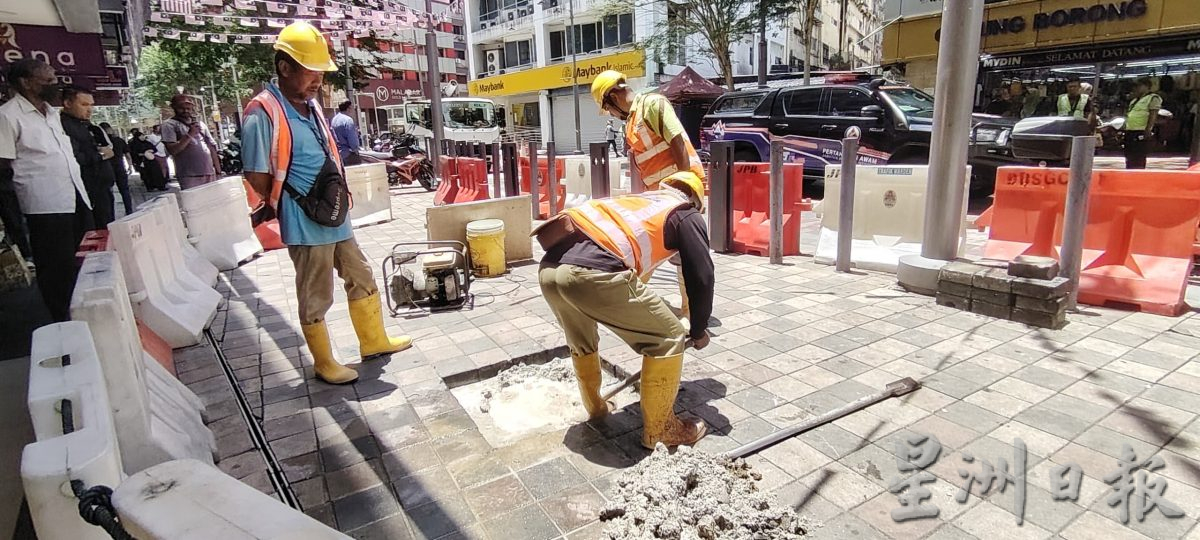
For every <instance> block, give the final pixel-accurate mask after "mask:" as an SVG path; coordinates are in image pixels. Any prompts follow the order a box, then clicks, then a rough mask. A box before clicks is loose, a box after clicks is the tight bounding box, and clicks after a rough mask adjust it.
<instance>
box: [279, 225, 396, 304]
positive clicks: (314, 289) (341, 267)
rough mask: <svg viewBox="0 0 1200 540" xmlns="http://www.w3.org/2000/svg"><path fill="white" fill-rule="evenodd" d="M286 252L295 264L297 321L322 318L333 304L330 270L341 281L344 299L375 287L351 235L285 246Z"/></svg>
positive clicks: (365, 293) (366, 293) (360, 295)
mask: <svg viewBox="0 0 1200 540" xmlns="http://www.w3.org/2000/svg"><path fill="white" fill-rule="evenodd" d="M288 255H289V256H290V257H291V258H292V264H293V265H294V266H295V267H296V300H297V302H298V303H299V304H300V323H301V324H313V323H318V322H321V321H323V320H325V312H327V311H329V307H330V306H332V305H333V272H334V270H336V271H337V274H338V276H340V277H341V278H342V281H343V282H344V284H343V286H344V287H345V288H346V298H347V299H350V300H358V299H359V298H366V297H368V296H371V295H372V294H375V293H376V292H378V291H379V288H378V287H376V286H375V277H374V276H373V275H371V266H370V265H369V264H367V257H366V256H365V255H363V252H362V250H361V249H359V247H358V242H355V241H354V238H350V239H349V240H343V241H341V242H338V243H336V244H325V245H321V246H288Z"/></svg>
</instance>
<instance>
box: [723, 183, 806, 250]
mask: <svg viewBox="0 0 1200 540" xmlns="http://www.w3.org/2000/svg"><path fill="white" fill-rule="evenodd" d="M770 192H771V164H769V163H737V164H735V165H734V169H733V219H732V222H733V241H732V243H731V244H732V245H731V247H732V248H733V251H735V252H737V253H749V254H752V255H760V256H766V255H767V251H768V246H769V245H770V240H771V221H770ZM803 199H804V164H803V162H795V163H785V164H784V166H783V201H784V204H783V254H784V255H799V254H800V213H801V211H802V210H803V206H804V200H803Z"/></svg>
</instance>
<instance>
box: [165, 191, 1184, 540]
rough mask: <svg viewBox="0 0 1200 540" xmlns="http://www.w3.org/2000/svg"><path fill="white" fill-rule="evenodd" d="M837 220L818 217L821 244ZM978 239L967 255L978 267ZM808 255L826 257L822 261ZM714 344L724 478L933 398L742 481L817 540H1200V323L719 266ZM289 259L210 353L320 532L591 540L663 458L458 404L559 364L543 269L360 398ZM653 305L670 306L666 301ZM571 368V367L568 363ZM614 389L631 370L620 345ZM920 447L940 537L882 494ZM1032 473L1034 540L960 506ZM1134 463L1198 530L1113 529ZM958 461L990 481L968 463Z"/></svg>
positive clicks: (385, 235)
mask: <svg viewBox="0 0 1200 540" xmlns="http://www.w3.org/2000/svg"><path fill="white" fill-rule="evenodd" d="M431 200H432V194H428V193H425V192H423V191H420V190H411V189H403V190H396V191H394V197H393V205H394V208H395V211H396V217H397V219H396V220H395V221H392V222H390V223H387V224H382V225H376V226H370V227H366V228H362V229H358V230H357V231H356V234H357V238H358V240H359V242H360V244H361V245H362V246H363V249H364V251H365V252H366V253H367V255H368V257H369V258H370V259H371V260H372V262H373V263H374V264H375V265H376V266H378V264H379V263H381V262H382V259H383V257H385V256H386V255H387V253H388V250H389V248H390V246H391V244H392V243H394V242H398V241H402V240H415V239H423V238H424V236H425V231H424V209H425V208H426V207H427V206H428V205H429V204H430V202H431ZM818 222H819V220H818V219H816V218H815V217H814V216H811V215H806V216H805V227H804V233H803V238H804V239H805V240H808V241H810V242H811V240H812V239H814V238H815V234H813V233H814V231H815V228H816V227H817V224H818ZM981 243H982V241H981V236H980V235H979V234H977V233H972V239H971V245H972V246H973V248H972V251H974V252H977V249H978V246H979V245H981ZM805 246H806V247H805V249H804V250H803V252H804V253H811V252H812V249H811V243H808V244H805ZM714 258H715V262H716V267H717V274H718V276H719V280H718V285H717V290H716V294H717V299H716V304H715V310H714V317H715V318H716V319H717V320H718V321H719V323H718V324H716V325H715V326H714V328H713V332H714V334H715V337H714V339H713V341H712V345H710V346H709V347H708V348H707V349H705V350H703V351H696V352H694V353H692V354H689V356H688V358H687V360H686V362H685V368H684V376H683V379H684V384H683V390H682V392H681V393H680V397H679V401H678V406H677V408H678V409H679V410H681V411H688V412H690V413H692V414H695V415H698V416H700V417H702V418H704V419H705V420H706V421H708V423H709V425H710V426H711V427H712V428H713V429H714V430H715V432H714V433H713V434H711V435H710V436H708V437H707V438H706V439H704V440H703V441H701V443H700V444H699V448H701V449H703V450H706V451H710V452H720V451H724V450H729V449H731V448H733V447H735V446H737V445H739V444H742V443H745V442H748V441H751V440H754V439H756V438H758V437H760V436H762V435H764V434H767V433H771V432H773V431H775V430H778V429H780V428H782V427H785V426H788V425H791V424H793V423H795V422H798V421H800V420H803V419H805V418H807V417H809V416H812V415H816V414H820V413H821V412H824V411H826V410H828V409H831V408H833V407H836V406H839V405H841V404H844V403H846V402H848V401H851V400H854V399H856V398H858V397H861V396H863V395H866V394H869V393H872V392H874V391H876V390H877V389H880V388H882V386H883V385H885V384H886V383H888V382H891V381H893V380H895V379H898V378H900V377H913V378H915V379H918V380H921V381H922V382H923V384H924V387H923V388H922V389H921V390H919V391H917V392H915V393H913V394H911V395H909V396H906V397H904V398H902V399H893V400H890V401H886V402H883V403H880V404H878V405H875V406H873V407H871V408H870V409H868V410H865V411H861V412H858V413H855V414H853V415H851V416H848V417H846V418H843V419H841V420H838V421H836V422H833V423H832V424H829V425H825V426H823V427H821V428H818V429H816V430H813V431H811V432H809V433H806V434H804V435H801V436H799V437H796V438H794V439H791V440H788V441H785V442H783V443H781V444H779V445H777V446H775V447H773V448H770V449H767V450H765V451H763V452H761V453H760V454H758V455H756V456H753V457H751V458H750V461H751V462H752V463H753V464H754V466H755V467H756V468H758V469H759V470H760V471H761V472H762V473H763V477H764V480H763V486H762V487H764V488H766V489H771V490H775V491H776V492H777V493H778V494H779V496H780V497H781V498H782V499H783V500H784V501H786V502H788V503H789V504H794V505H797V506H798V508H799V512H800V513H801V514H803V515H807V516H810V517H811V518H812V519H814V520H815V521H817V522H819V523H821V524H822V526H821V527H819V528H817V529H815V530H814V531H813V533H812V535H813V537H814V538H884V537H891V538H937V539H949V538H955V539H958V538H981V539H989V538H996V537H998V536H1000V535H1010V536H1012V537H1014V538H1065V539H1069V540H1073V539H1089V540H1090V539H1093V538H1189V539H1197V538H1200V528H1197V526H1196V522H1197V516H1200V461H1198V460H1200V420H1197V414H1200V367H1198V366H1197V364H1196V363H1195V362H1192V361H1191V360H1192V359H1193V358H1194V356H1195V355H1196V352H1197V349H1198V346H1200V320H1198V319H1196V318H1195V317H1193V315H1192V314H1191V313H1189V314H1187V315H1185V316H1183V317H1179V318H1165V317H1159V316H1152V315H1143V314H1136V313H1129V312H1121V311H1113V310H1106V309H1093V308H1088V309H1086V310H1085V311H1084V312H1083V313H1080V314H1073V315H1071V316H1070V317H1069V320H1070V324H1069V325H1067V326H1066V328H1064V329H1062V330H1057V331H1051V330H1041V329H1033V328H1030V327H1026V326H1023V325H1020V324H1017V323H1013V322H1009V321H999V320H992V319H988V318H984V317H982V316H979V315H975V314H971V313H966V312H960V311H957V310H954V309H951V308H944V307H940V306H936V305H935V304H934V301H933V299H932V298H928V297H922V296H916V295H911V294H908V293H905V292H903V291H901V290H900V289H898V288H897V287H896V285H895V279H894V277H892V276H889V275H885V274H878V273H855V274H837V273H835V272H834V271H833V269H832V267H829V266H822V265H817V264H814V263H813V262H812V260H811V258H809V257H804V256H800V257H789V258H787V259H786V264H785V265H784V266H771V265H768V264H766V260H765V259H764V258H758V257H751V256H735V255H716V256H715V257H714ZM293 277H294V273H293V270H292V266H291V262H290V261H289V260H288V258H287V255H286V253H284V252H283V251H276V252H271V253H267V254H265V255H263V256H261V257H259V258H258V259H256V260H254V261H251V262H249V263H247V264H245V265H243V266H242V267H241V268H239V269H237V270H234V271H232V272H227V273H224V274H223V275H222V277H221V279H220V283H219V288H220V291H221V292H222V293H223V294H224V295H225V296H226V301H225V302H224V303H223V305H222V306H221V311H220V313H219V314H218V316H217V319H216V321H215V322H214V323H213V326H212V329H213V332H214V333H215V335H216V336H217V337H218V339H219V340H220V342H221V348H222V350H223V352H224V353H225V355H226V356H227V357H228V359H229V361H230V362H231V364H232V367H233V368H234V370H235V373H236V377H237V379H238V384H239V385H240V386H241V389H242V391H243V392H245V393H246V395H247V397H248V399H249V401H250V402H251V405H252V406H253V409H254V413H255V415H256V416H257V417H258V419H259V420H260V421H261V424H262V426H263V429H264V431H265V432H266V434H267V437H268V438H269V439H270V441H271V442H270V444H271V447H272V450H273V451H274V453H275V455H276V456H277V457H278V458H279V459H281V460H282V462H283V465H284V468H285V470H286V474H287V477H288V479H289V481H290V482H291V485H292V488H293V490H294V491H295V493H296V494H297V495H298V497H299V499H300V501H301V503H302V504H303V506H304V511H305V512H306V513H308V514H309V515H311V516H313V517H315V518H317V519H319V520H321V521H323V522H325V523H327V524H329V525H330V526H333V527H336V528H338V529H339V530H342V531H345V532H347V533H348V534H350V535H351V536H353V537H355V538H391V539H408V538H431V539H432V538H492V539H496V540H501V539H515V538H521V539H529V540H537V539H554V538H566V539H569V540H576V539H586V538H598V537H599V535H600V531H601V529H602V524H601V523H599V522H597V521H596V516H597V514H598V512H599V509H600V508H601V507H602V506H603V504H604V494H605V493H606V492H607V490H608V488H609V486H610V485H611V484H612V482H613V481H614V477H615V475H616V474H619V470H620V469H622V468H625V467H629V466H631V465H632V464H634V463H636V462H637V461H638V460H639V459H641V458H643V457H644V456H645V455H646V452H645V451H644V450H643V449H642V448H641V446H640V444H639V443H640V424H641V421H640V418H639V410H638V407H637V405H632V406H630V407H626V408H624V409H622V410H619V411H618V412H616V413H615V414H614V415H612V416H611V417H610V418H608V419H607V420H606V421H605V422H602V423H596V424H580V425H576V426H572V427H570V428H568V429H566V430H562V431H559V432H555V433H550V434H545V435H539V436H534V437H531V438H528V439H525V440H522V441H521V442H519V443H517V444H515V445H512V446H509V447H505V448H492V447H490V446H489V445H488V443H487V442H486V441H485V440H484V438H483V437H482V436H481V435H480V433H479V431H478V429H477V428H476V427H475V425H474V424H473V423H472V422H471V420H470V419H469V418H468V416H467V414H466V412H465V411H464V410H463V409H462V407H461V406H460V405H459V404H458V402H457V401H456V400H455V399H454V398H453V397H452V396H451V394H450V392H449V391H448V386H447V384H446V381H445V380H444V378H449V379H450V380H451V382H452V383H453V384H455V385H457V384H461V383H463V382H465V381H468V380H471V379H473V378H477V377H480V376H488V375H489V374H490V373H492V372H494V371H495V370H496V369H498V368H499V367H500V366H503V365H505V364H506V363H507V362H510V361H511V359H513V358H518V357H524V356H528V357H531V358H537V357H539V355H541V356H546V351H554V350H555V349H556V348H558V347H561V345H562V337H561V334H560V332H559V331H558V329H557V325H556V324H555V323H554V321H553V317H552V315H550V312H549V309H548V308H547V307H546V305H545V303H544V302H543V301H541V299H540V298H538V296H539V295H538V292H537V283H536V265H534V264H526V265H522V266H519V267H516V268H514V269H513V270H512V272H511V273H510V274H509V275H507V276H505V277H503V278H498V279H493V280H481V281H478V282H476V285H475V288H474V289H473V292H474V293H475V294H476V298H475V303H474V306H473V308H472V309H470V310H463V311H460V312H449V313H439V314H436V315H432V316H412V317H411V318H407V317H401V318H395V319H393V318H387V321H388V326H389V329H391V330H395V331H397V332H399V331H403V332H405V333H408V334H410V335H412V336H413V337H414V338H415V339H416V346H415V347H414V348H413V349H411V350H409V351H405V352H403V353H400V354H397V355H394V356H393V357H392V358H391V359H390V360H376V361H372V362H369V363H366V364H364V365H359V366H356V367H357V368H358V369H359V371H360V373H361V378H360V379H359V381H358V382H357V383H356V384H353V385H349V386H344V387H334V386H330V385H327V384H324V383H322V382H319V381H316V380H314V379H313V376H312V367H311V358H310V357H309V354H308V351H307V348H306V347H305V345H304V343H303V339H302V338H301V337H300V333H299V327H298V323H297V322H296V314H295V310H296V308H295V304H294V302H295V300H294V298H293V297H292V292H291V291H292V290H293V287H292V283H291V281H292V279H293ZM651 286H652V287H653V288H655V289H657V290H658V291H659V292H660V293H661V294H663V295H664V296H667V297H669V298H674V297H676V296H677V288H676V285H675V283H674V280H673V276H672V277H668V276H666V275H664V276H663V279H658V278H657V277H656V279H654V280H652V282H651ZM337 294H338V296H339V298H338V301H337V302H336V303H335V305H334V308H333V309H332V310H331V311H330V313H329V316H328V321H329V325H330V332H331V335H332V336H333V338H334V340H335V342H336V345H335V347H336V350H337V351H338V354H339V355H340V356H341V357H342V358H352V357H355V356H356V353H357V351H356V341H355V337H354V332H353V329H352V328H351V326H350V321H349V318H348V315H347V312H346V307H345V306H346V304H345V302H344V298H343V297H344V293H343V292H342V291H341V289H340V288H339V289H338V291H337ZM557 352H559V353H561V349H557ZM602 355H603V356H604V357H605V359H606V361H607V362H609V363H610V364H611V365H612V366H614V367H617V368H619V369H623V370H635V369H637V367H638V362H639V361H640V360H639V359H638V358H635V357H634V355H633V353H632V352H631V351H630V350H629V349H628V348H627V347H625V346H624V345H623V344H622V343H621V342H620V341H619V340H617V339H615V338H614V337H613V336H612V335H610V334H607V333H605V334H604V335H603V339H602ZM176 359H177V368H178V371H179V373H180V378H181V380H183V381H184V382H185V383H186V384H188V385H189V386H190V387H191V388H192V389H193V390H194V391H196V392H197V393H198V394H199V395H200V396H201V397H202V398H203V399H204V400H205V402H206V403H207V404H208V405H209V408H210V409H209V410H210V416H211V421H212V423H211V426H210V427H211V428H212V429H213V431H214V433H215V434H216V435H217V437H218V446H219V449H220V453H221V457H222V461H221V463H220V465H219V466H220V468H221V469H222V470H224V471H226V472H227V473H229V474H231V475H233V476H235V477H238V478H240V479H242V480H243V481H244V482H246V483H248V484H250V485H253V486H255V487H257V488H259V489H261V490H263V491H265V492H268V493H269V492H271V485H270V482H269V481H268V479H267V475H266V472H265V466H264V461H263V458H262V456H261V454H260V452H259V451H258V450H256V449H254V448H253V444H252V442H251V439H250V437H249V436H248V435H247V433H246V428H245V426H244V424H243V421H242V419H241V417H240V415H238V414H237V409H236V406H235V405H234V401H233V392H232V389H231V388H230V387H229V386H228V384H227V383H226V380H225V378H224V376H223V375H222V373H221V371H220V368H219V367H218V366H217V365H216V364H215V359H214V355H213V352H212V351H211V350H210V349H209V348H208V347H207V345H201V346H197V347H193V348H190V349H185V350H178V351H176ZM912 433H921V434H927V435H934V436H936V437H937V438H938V439H939V441H940V442H941V444H942V445H943V449H942V452H941V456H940V458H939V459H938V461H937V462H936V463H935V464H934V465H932V466H930V467H929V468H928V471H929V472H930V473H932V474H933V475H934V478H936V480H935V481H934V482H933V483H928V484H925V485H924V487H926V488H928V489H929V490H930V491H931V492H932V498H931V499H929V500H928V501H926V502H925V503H926V504H932V505H935V506H937V507H938V508H939V510H940V514H939V515H938V517H937V518H935V519H925V520H916V521H908V522H904V523H896V522H894V521H893V520H892V519H891V517H890V514H889V512H891V511H892V510H893V509H896V508H899V507H900V503H899V500H898V496H897V495H896V494H894V493H890V492H889V491H888V488H889V486H891V484H892V482H893V481H894V480H895V479H897V478H900V477H901V476H900V475H901V473H900V472H899V470H898V468H897V463H896V457H895V454H894V448H895V444H896V443H897V441H901V440H903V439H905V438H907V437H908V435H909V434H912ZM1016 438H1020V439H1022V440H1023V441H1024V442H1025V443H1026V445H1027V447H1028V460H1027V469H1028V473H1027V475H1026V478H1027V481H1028V487H1027V492H1026V503H1025V513H1024V518H1025V523H1024V525H1023V526H1022V527H1020V528H1018V527H1016V526H1015V516H1014V515H1013V513H1012V512H1013V511H1012V508H1013V492H1014V487H1013V486H1011V485H1010V486H1009V487H1008V489H1006V490H1005V491H1004V492H1003V493H992V494H989V495H987V496H984V497H982V498H981V497H980V496H979V495H978V489H976V490H974V491H973V492H972V493H971V496H970V498H969V499H968V500H967V502H966V503H965V504H959V503H958V502H956V501H955V500H954V496H955V494H956V493H957V492H958V491H959V489H960V488H959V486H961V485H962V483H963V480H962V478H961V477H960V476H959V472H958V470H959V469H970V470H973V471H979V470H980V463H981V461H982V460H987V461H989V462H991V463H993V464H995V463H996V462H997V460H998V459H1000V458H1004V459H1006V460H1007V461H1008V462H1009V463H1012V462H1013V452H1014V450H1013V446H1012V444H1013V441H1014V439H1016ZM1123 444H1128V445H1130V446H1131V447H1132V448H1133V449H1134V450H1135V451H1136V452H1137V455H1138V459H1139V460H1146V459H1149V458H1150V457H1151V456H1153V455H1157V456H1160V457H1162V458H1163V459H1164V460H1165V463H1166V467H1165V468H1163V469H1159V470H1158V471H1155V473H1152V476H1155V475H1156V476H1158V477H1161V478H1164V479H1166V480H1167V481H1168V482H1169V488H1168V489H1167V490H1166V493H1165V497H1166V498H1167V499H1168V500H1169V501H1171V502H1173V503H1175V504H1176V505H1178V506H1179V507H1180V508H1182V509H1183V510H1184V511H1185V513H1186V515H1185V516H1184V517H1182V518H1178V519H1167V518H1165V517H1164V516H1163V515H1162V514H1161V513H1159V512H1158V511H1157V510H1155V511H1153V512H1151V513H1150V514H1149V515H1147V516H1146V518H1145V521H1143V522H1138V521H1137V520H1136V519H1131V520H1130V525H1129V526H1128V527H1126V526H1124V525H1122V524H1120V523H1119V522H1118V521H1117V509H1116V508H1114V507H1110V506H1108V504H1106V502H1105V501H1106V499H1107V498H1108V496H1109V493H1110V492H1111V488H1110V486H1109V485H1107V484H1105V483H1104V481H1103V477H1104V476H1105V475H1106V474H1108V473H1110V472H1112V471H1114V470H1115V469H1116V468H1117V463H1118V458H1119V457H1120V456H1121V451H1122V445H1123ZM964 453H970V454H972V455H973V456H975V458H976V459H975V462H974V463H970V464H968V463H965V462H964V461H963V459H962V456H963V454H964ZM1072 462H1073V463H1077V464H1079V465H1081V466H1082V468H1083V471H1084V474H1085V476H1084V478H1083V482H1082V488H1081V490H1080V491H1081V493H1080V496H1079V497H1078V500H1075V501H1056V500H1053V499H1052V497H1051V494H1050V490H1051V484H1050V471H1051V469H1052V468H1053V467H1054V466H1055V465H1060V464H1066V463H1072Z"/></svg>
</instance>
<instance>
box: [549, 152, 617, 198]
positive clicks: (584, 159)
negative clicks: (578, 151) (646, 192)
mask: <svg viewBox="0 0 1200 540" xmlns="http://www.w3.org/2000/svg"><path fill="white" fill-rule="evenodd" d="M563 162H564V163H565V165H564V166H563V167H564V169H563V172H564V173H565V174H566V176H565V177H564V178H563V185H565V186H566V188H567V201H566V208H574V207H576V206H579V205H581V204H583V203H585V202H587V201H589V200H591V198H592V161H591V157H590V156H564V157H563ZM608 190H609V195H610V196H613V197H615V196H617V195H624V194H627V193H629V158H624V157H615V156H610V157H609V158H608Z"/></svg>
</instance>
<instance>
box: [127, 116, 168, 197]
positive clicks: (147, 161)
mask: <svg viewBox="0 0 1200 540" xmlns="http://www.w3.org/2000/svg"><path fill="white" fill-rule="evenodd" d="M149 139H150V137H149V135H147V134H145V133H142V130H140V129H138V128H133V129H132V130H131V131H130V134H129V159H130V161H131V162H133V168H134V170H136V171H137V172H138V175H140V176H141V177H142V184H143V185H144V186H146V191H162V190H165V189H167V178H166V176H163V172H162V167H161V166H159V164H158V160H157V159H155V158H156V157H157V156H156V154H155V152H154V145H153V144H151V143H150V140H149Z"/></svg>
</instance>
